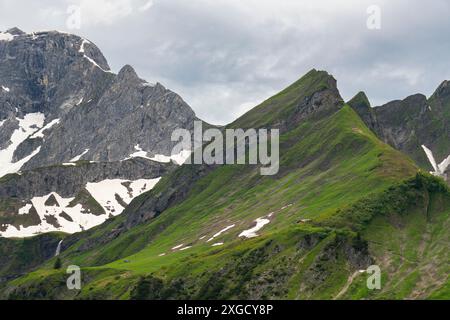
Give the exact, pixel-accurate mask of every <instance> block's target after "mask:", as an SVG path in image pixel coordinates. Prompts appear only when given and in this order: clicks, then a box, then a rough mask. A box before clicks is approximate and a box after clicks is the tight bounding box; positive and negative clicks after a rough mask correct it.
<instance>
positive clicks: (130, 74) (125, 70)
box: [117, 64, 139, 81]
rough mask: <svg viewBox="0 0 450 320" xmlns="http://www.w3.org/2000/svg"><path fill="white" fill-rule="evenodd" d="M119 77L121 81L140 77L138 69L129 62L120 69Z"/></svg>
mask: <svg viewBox="0 0 450 320" xmlns="http://www.w3.org/2000/svg"><path fill="white" fill-rule="evenodd" d="M117 78H118V80H119V81H130V80H136V79H139V77H138V75H137V73H136V71H135V70H134V68H133V67H132V66H130V65H129V64H127V65H125V66H123V67H122V69H120V71H119V73H118V74H117Z"/></svg>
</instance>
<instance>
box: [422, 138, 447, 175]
mask: <svg viewBox="0 0 450 320" xmlns="http://www.w3.org/2000/svg"><path fill="white" fill-rule="evenodd" d="M422 149H423V150H424V151H425V154H426V155H427V157H428V161H430V163H431V165H432V166H433V169H434V171H432V172H430V173H431V174H432V175H435V176H438V177H445V171H446V170H447V168H448V167H449V166H450V155H449V156H448V157H447V158H446V159H444V161H442V162H441V163H440V164H439V165H438V164H437V162H436V160H435V159H434V156H433V152H432V151H431V150H430V149H428V148H427V147H426V146H425V145H422Z"/></svg>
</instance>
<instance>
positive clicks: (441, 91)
mask: <svg viewBox="0 0 450 320" xmlns="http://www.w3.org/2000/svg"><path fill="white" fill-rule="evenodd" d="M433 98H434V99H436V98H437V99H449V98H450V81H448V80H445V81H444V82H442V83H441V84H440V85H439V87H438V88H437V89H436V91H435V92H434V93H433V95H432V96H431V99H433Z"/></svg>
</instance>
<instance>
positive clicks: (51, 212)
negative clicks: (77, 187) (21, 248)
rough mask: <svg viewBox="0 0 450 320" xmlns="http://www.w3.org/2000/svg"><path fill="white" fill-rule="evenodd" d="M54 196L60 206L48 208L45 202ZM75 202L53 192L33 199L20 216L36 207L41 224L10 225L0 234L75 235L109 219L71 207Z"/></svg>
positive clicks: (78, 205) (80, 208)
mask: <svg viewBox="0 0 450 320" xmlns="http://www.w3.org/2000/svg"><path fill="white" fill-rule="evenodd" d="M52 195H53V196H54V197H55V199H56V201H57V202H58V205H54V206H46V205H45V202H46V201H47V200H48V198H49V197H50V196H52ZM73 200H74V198H63V197H61V196H60V195H59V194H58V193H56V192H52V193H50V194H48V195H46V196H43V197H34V198H33V199H31V204H27V205H26V206H25V207H24V208H22V209H20V210H19V214H20V213H22V214H29V210H30V209H31V208H32V207H34V208H35V209H36V212H37V214H38V215H39V218H40V220H41V223H40V224H38V225H35V226H30V227H26V228H24V227H23V226H19V228H16V227H14V226H12V225H9V226H8V228H7V229H6V231H4V232H0V236H2V237H5V238H26V237H32V236H35V235H38V234H41V233H46V232H56V231H60V232H66V233H75V232H80V231H83V230H86V229H90V228H92V227H95V226H97V225H99V224H101V223H103V222H105V220H106V219H108V216H106V215H101V216H96V215H94V214H92V213H89V212H88V211H87V210H85V209H84V208H83V206H82V205H81V204H77V205H76V206H74V207H69V204H70V203H71V202H72V201H73ZM63 212H64V213H66V214H67V215H69V216H70V218H71V219H72V220H73V221H69V220H67V219H65V218H63V217H62V216H60V215H61V214H62V213H63ZM53 221H54V222H53ZM50 222H53V223H50Z"/></svg>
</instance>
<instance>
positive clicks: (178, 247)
mask: <svg viewBox="0 0 450 320" xmlns="http://www.w3.org/2000/svg"><path fill="white" fill-rule="evenodd" d="M183 246H184V243H182V244H179V245H177V246H175V247H173V248H172V250H177V249H180V248H181V247H183Z"/></svg>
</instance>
